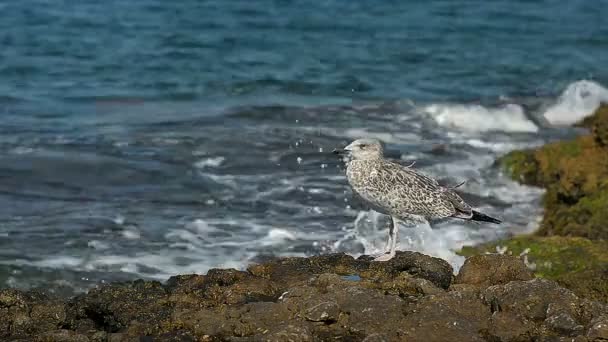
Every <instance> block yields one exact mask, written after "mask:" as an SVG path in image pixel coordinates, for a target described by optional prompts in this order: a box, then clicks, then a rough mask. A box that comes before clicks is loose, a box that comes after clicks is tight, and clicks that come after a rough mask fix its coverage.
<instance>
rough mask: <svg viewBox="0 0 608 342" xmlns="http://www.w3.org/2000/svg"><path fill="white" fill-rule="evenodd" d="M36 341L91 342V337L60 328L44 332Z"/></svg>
mask: <svg viewBox="0 0 608 342" xmlns="http://www.w3.org/2000/svg"><path fill="white" fill-rule="evenodd" d="M34 341H39V342H89V341H90V339H89V338H88V337H87V336H86V335H83V334H79V333H77V332H74V331H70V330H66V329H60V330H53V331H48V332H45V333H42V334H40V335H38V336H37V337H36V338H35V339H34Z"/></svg>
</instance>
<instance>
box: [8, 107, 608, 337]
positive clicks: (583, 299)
mask: <svg viewBox="0 0 608 342" xmlns="http://www.w3.org/2000/svg"><path fill="white" fill-rule="evenodd" d="M581 125H583V126H585V127H588V128H590V131H591V134H589V135H586V136H581V137H579V138H577V139H575V140H572V141H564V142H556V143H552V144H548V145H545V146H543V147H541V148H538V149H535V150H528V151H514V152H511V153H509V154H507V155H506V156H504V157H503V158H502V159H501V160H499V161H498V164H499V165H500V166H501V167H502V168H503V169H504V170H505V171H506V172H507V173H508V174H509V175H510V176H511V177H513V178H514V179H516V180H518V181H520V182H522V183H524V184H530V185H535V186H542V187H544V188H546V189H547V193H546V195H545V199H544V206H545V215H544V219H543V221H542V223H541V226H540V229H539V230H538V232H536V233H535V234H533V235H529V236H518V237H514V238H511V239H507V240H503V241H497V242H492V243H489V244H485V245H482V246H474V247H468V248H465V249H463V250H462V251H461V253H462V254H463V255H466V256H468V258H467V260H466V262H465V264H464V265H463V267H462V268H461V269H460V272H459V273H458V274H457V275H456V276H454V274H453V270H452V267H451V266H450V265H449V264H448V263H447V262H446V261H444V260H441V259H438V258H433V257H430V256H426V255H423V254H420V253H414V252H398V254H397V256H396V257H395V258H394V259H392V260H390V261H388V262H371V261H370V260H371V258H369V257H365V256H364V257H360V258H359V259H353V258H352V257H350V256H347V255H344V254H332V255H324V256H315V257H310V258H282V259H276V260H271V261H268V262H265V263H261V264H256V265H251V266H250V267H249V268H248V269H247V270H246V271H238V270H234V269H212V270H210V271H209V272H208V273H207V274H206V275H194V274H192V275H180V276H175V277H172V278H170V279H169V280H168V281H167V282H166V283H164V284H161V283H159V282H155V281H144V280H137V281H132V282H125V283H113V284H109V285H104V286H101V287H99V288H95V289H92V290H90V291H89V292H88V293H86V294H82V295H79V296H76V297H74V298H72V299H69V300H67V301H66V300H62V299H59V298H54V297H51V296H49V295H48V294H45V293H41V292H38V291H28V292H24V291H19V290H15V289H3V290H0V340H2V341H108V342H109V341H368V342H372V341H492V342H494V341H576V342H584V341H608V305H607V304H606V303H608V248H607V247H608V242H607V241H606V240H605V239H606V237H608V226H607V225H606V222H607V219H608V216H607V215H608V211H607V210H606V208H607V207H608V206H607V204H608V200H607V199H608V106H602V107H600V109H598V110H597V112H596V113H595V114H594V115H593V116H592V117H590V118H588V119H586V120H585V121H584V122H583V123H581ZM497 251H499V252H500V253H496V252H497Z"/></svg>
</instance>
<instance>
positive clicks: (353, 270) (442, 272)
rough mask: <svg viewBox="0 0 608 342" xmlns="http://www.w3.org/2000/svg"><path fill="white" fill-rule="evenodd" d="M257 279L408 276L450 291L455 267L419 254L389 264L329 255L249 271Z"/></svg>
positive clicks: (399, 255) (295, 280)
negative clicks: (324, 274)
mask: <svg viewBox="0 0 608 342" xmlns="http://www.w3.org/2000/svg"><path fill="white" fill-rule="evenodd" d="M248 270H249V272H250V273H251V274H253V275H255V276H259V277H263V278H267V279H270V280H276V279H281V281H282V282H284V283H287V284H294V283H298V282H301V281H306V280H308V279H309V278H310V276H311V275H314V274H323V273H335V274H338V275H352V274H356V275H358V276H360V277H361V278H363V279H372V280H373V279H392V278H394V277H395V276H397V275H399V274H401V272H406V273H408V274H410V275H412V276H414V277H416V278H422V279H426V280H428V281H430V282H431V283H432V284H433V285H435V286H437V287H440V288H444V289H447V288H448V287H449V286H450V283H451V281H452V272H453V270H452V267H451V266H450V264H448V263H447V262H446V261H445V260H442V259H439V258H433V257H430V256H427V255H424V254H420V253H416V252H397V255H396V256H395V257H394V258H393V259H391V260H389V261H387V262H372V261H371V258H370V257H367V256H364V257H361V258H359V259H357V260H355V259H353V258H352V257H351V256H348V255H345V254H330V255H323V256H315V257H310V258H283V259H278V260H274V261H270V262H268V263H265V264H261V265H253V266H251V267H249V269H248Z"/></svg>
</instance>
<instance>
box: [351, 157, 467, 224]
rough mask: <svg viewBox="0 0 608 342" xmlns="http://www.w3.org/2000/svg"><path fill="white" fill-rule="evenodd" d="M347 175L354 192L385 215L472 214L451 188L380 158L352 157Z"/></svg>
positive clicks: (430, 217) (465, 215) (462, 216)
mask: <svg viewBox="0 0 608 342" xmlns="http://www.w3.org/2000/svg"><path fill="white" fill-rule="evenodd" d="M346 175H347V177H348V182H349V183H350V185H351V186H352V188H353V191H354V192H355V193H357V195H359V196H360V197H361V198H362V199H363V200H364V201H365V202H366V203H367V204H368V205H369V206H370V207H371V208H372V209H374V210H376V211H378V212H380V213H383V214H386V215H391V216H397V217H398V218H400V219H407V218H409V217H411V216H422V217H424V218H426V219H427V220H435V219H442V218H447V217H451V216H457V217H460V218H471V217H472V216H473V212H472V208H471V206H469V205H468V204H466V203H465V202H464V201H463V200H462V199H461V198H460V196H458V194H456V193H455V192H454V191H453V190H452V189H450V188H446V187H443V186H441V185H439V183H437V181H436V180H434V179H432V178H429V177H427V176H425V175H423V174H421V173H418V172H416V171H415V170H414V169H412V168H408V167H405V166H402V165H399V164H397V163H393V162H391V161H388V160H385V159H383V158H379V159H364V160H358V159H354V160H351V161H350V162H348V163H347V169H346Z"/></svg>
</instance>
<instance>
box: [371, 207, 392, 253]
mask: <svg viewBox="0 0 608 342" xmlns="http://www.w3.org/2000/svg"><path fill="white" fill-rule="evenodd" d="M393 227H394V223H393V220H392V217H391V224H390V227H389V230H388V240H386V245H384V252H382V253H376V254H372V257H374V259H376V258H378V257H380V256H382V255H384V254H388V252H389V250H390V248H391V245H392V243H393V242H392V241H393V230H394V228H393Z"/></svg>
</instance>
